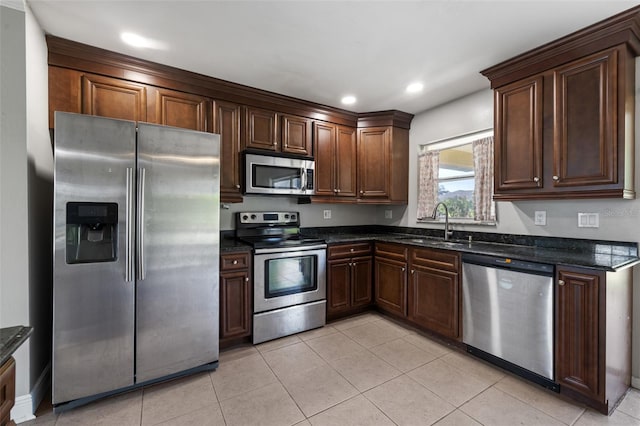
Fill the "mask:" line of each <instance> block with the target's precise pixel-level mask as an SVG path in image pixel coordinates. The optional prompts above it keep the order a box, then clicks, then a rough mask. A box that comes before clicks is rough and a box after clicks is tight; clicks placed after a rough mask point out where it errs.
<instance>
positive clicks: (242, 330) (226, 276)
mask: <svg viewBox="0 0 640 426" xmlns="http://www.w3.org/2000/svg"><path fill="white" fill-rule="evenodd" d="M250 334H251V283H250V279H249V272H248V271H246V270H245V271H234V272H224V273H222V274H220V338H221V339H223V338H238V337H245V336H249V335H250Z"/></svg>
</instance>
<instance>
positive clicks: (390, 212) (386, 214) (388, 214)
mask: <svg viewBox="0 0 640 426" xmlns="http://www.w3.org/2000/svg"><path fill="white" fill-rule="evenodd" d="M384 218H385V219H392V218H393V210H385V211H384Z"/></svg>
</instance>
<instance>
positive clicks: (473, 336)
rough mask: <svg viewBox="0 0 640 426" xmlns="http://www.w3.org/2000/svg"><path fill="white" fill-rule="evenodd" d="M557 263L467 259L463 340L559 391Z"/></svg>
mask: <svg viewBox="0 0 640 426" xmlns="http://www.w3.org/2000/svg"><path fill="white" fill-rule="evenodd" d="M553 271H554V267H553V265H549V264H542V263H535V262H526V261H521V260H515V259H506V258H498V257H492V256H482V255H473V254H464V255H463V256H462V300H463V302H462V303H463V310H462V341H463V342H464V343H465V344H467V351H468V352H469V353H471V354H473V355H476V356H478V357H480V358H483V359H485V360H487V361H489V362H492V363H494V364H496V365H499V366H500V367H503V368H505V369H507V370H510V371H512V372H514V373H516V374H518V375H520V376H523V377H525V378H527V379H529V380H531V381H534V382H536V383H538V384H540V385H543V386H545V387H547V388H549V389H553V390H555V391H558V390H559V386H558V384H557V383H555V382H554V374H553V371H554V363H553V342H554V338H553V336H554V334H553V323H554V321H553V312H554V292H553Z"/></svg>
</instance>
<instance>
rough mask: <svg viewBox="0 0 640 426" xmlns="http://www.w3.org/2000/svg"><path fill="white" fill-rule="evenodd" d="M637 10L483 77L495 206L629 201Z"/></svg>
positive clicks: (639, 45) (639, 22)
mask: <svg viewBox="0 0 640 426" xmlns="http://www.w3.org/2000/svg"><path fill="white" fill-rule="evenodd" d="M639 25H640V14H639V13H638V8H635V9H631V10H629V11H627V12H623V13H621V14H619V15H616V16H614V17H612V18H610V19H608V20H606V21H602V22H599V23H597V24H594V25H592V26H590V27H588V28H585V29H583V30H581V31H578V32H575V33H573V34H570V35H568V36H566V37H563V38H561V39H559V40H557V41H554V42H552V43H549V44H546V45H544V46H541V47H539V48H537V49H534V50H532V51H529V52H526V53H523V54H522V55H520V56H517V57H515V58H513V59H510V60H508V61H505V62H503V63H501V64H498V65H496V66H494V67H491V68H489V69H486V70H484V71H482V74H484V75H485V76H486V77H487V78H489V80H491V87H492V88H493V89H494V91H495V97H494V99H495V115H494V128H495V156H494V161H495V194H494V198H495V199H496V200H528V199H556V198H557V199H567V198H635V190H634V182H633V168H634V158H633V145H634V125H633V124H634V123H633V121H634V115H635V113H634V108H635V57H636V56H638V54H640V38H639V34H638V32H637V31H635V28H637V27H638V26H639Z"/></svg>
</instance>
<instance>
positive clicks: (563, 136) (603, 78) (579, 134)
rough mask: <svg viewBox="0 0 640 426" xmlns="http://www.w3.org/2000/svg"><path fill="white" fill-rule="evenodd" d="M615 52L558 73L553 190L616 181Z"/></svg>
mask: <svg viewBox="0 0 640 426" xmlns="http://www.w3.org/2000/svg"><path fill="white" fill-rule="evenodd" d="M617 58H618V56H617V51H616V50H609V51H605V52H603V53H599V54H596V55H591V56H588V57H586V58H583V59H580V60H578V61H574V62H571V63H569V64H567V65H565V66H563V67H560V68H558V69H556V70H555V72H554V85H555V96H556V98H555V109H554V134H553V142H554V143H553V148H554V172H553V185H554V186H589V185H602V184H615V183H617V169H618V164H617V152H618V140H617V134H616V125H615V123H616V120H617V115H616V113H615V111H616V109H615V107H616V102H617V90H618V89H617V70H618V60H617Z"/></svg>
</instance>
